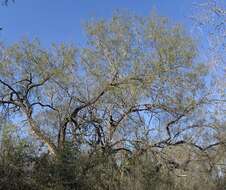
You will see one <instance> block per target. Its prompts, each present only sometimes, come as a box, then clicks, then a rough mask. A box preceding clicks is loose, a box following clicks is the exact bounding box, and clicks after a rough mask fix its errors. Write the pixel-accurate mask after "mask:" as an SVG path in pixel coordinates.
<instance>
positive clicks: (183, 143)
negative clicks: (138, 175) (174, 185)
mask: <svg viewBox="0 0 226 190" xmlns="http://www.w3.org/2000/svg"><path fill="white" fill-rule="evenodd" d="M86 31H87V39H88V41H87V45H86V46H85V47H74V46H72V45H65V44H61V45H53V46H52V48H51V49H49V50H47V49H45V48H43V47H41V45H40V42H39V41H38V40H34V41H32V42H30V41H28V40H23V41H22V42H20V43H17V44H15V45H13V46H11V47H4V45H1V57H0V88H1V91H0V109H1V114H2V116H3V117H4V118H5V119H7V120H10V121H13V123H14V124H15V125H16V126H18V127H21V126H26V127H27V128H26V129H27V130H28V131H30V134H31V136H30V137H37V139H38V140H40V141H41V142H42V143H44V144H45V145H46V146H47V147H46V148H47V149H48V151H50V152H51V153H52V154H53V155H54V157H55V158H56V159H57V160H58V161H60V160H61V156H62V154H63V153H64V152H65V151H66V150H68V145H70V146H69V147H70V149H74V150H77V151H80V152H85V155H86V156H85V157H86V159H87V160H86V159H85V160H86V164H85V166H84V168H83V169H82V170H83V171H84V172H85V173H86V174H84V175H88V174H89V172H88V171H89V170H90V168H95V169H97V171H104V172H105V171H108V172H112V173H111V174H112V175H108V174H106V175H101V176H100V178H101V177H103V176H104V179H109V180H110V182H109V183H108V185H107V184H106V183H107V182H106V181H107V180H106V181H105V180H104V181H103V180H101V179H99V178H98V179H99V180H100V182H106V183H105V184H101V185H100V186H102V187H103V188H105V189H106V188H107V187H109V186H111V184H112V183H113V182H112V180H113V181H114V183H116V184H118V179H121V178H120V176H123V175H125V174H126V173H127V171H130V170H131V168H130V167H129V166H130V165H132V166H134V163H137V162H139V161H142V160H143V159H144V158H145V156H146V157H149V156H151V163H156V165H157V168H156V170H160V168H162V166H164V167H165V168H166V167H167V168H168V169H169V171H171V170H172V171H176V170H178V171H179V173H175V175H176V176H183V174H181V173H180V172H181V171H184V170H185V171H186V168H188V166H189V164H190V163H191V162H192V161H193V159H192V158H193V157H194V156H197V157H198V156H199V158H200V159H202V160H208V158H209V155H210V153H211V154H213V155H212V156H213V157H214V156H215V155H214V152H213V151H212V150H215V149H217V148H218V147H220V146H221V145H223V144H224V143H225V138H223V137H222V135H221V138H219V136H218V134H219V131H222V126H221V125H220V124H218V122H217V118H215V117H214V115H211V114H209V110H208V108H209V107H208V106H209V105H213V104H214V103H215V100H211V99H210V97H212V96H211V94H210V91H209V89H208V88H207V86H206V85H205V80H206V76H207V74H208V70H207V69H206V68H207V67H206V66H205V65H204V64H201V63H200V62H198V61H197V55H198V50H197V48H196V45H195V42H194V41H193V40H192V38H191V37H190V36H189V35H188V34H186V32H185V31H184V30H183V28H182V27H181V26H180V25H178V24H172V23H170V22H169V21H168V20H167V19H166V18H163V17H159V16H156V15H155V14H153V15H152V16H150V17H147V18H140V17H137V16H133V15H125V14H122V13H117V14H115V15H114V16H113V17H112V19H111V20H110V21H105V20H100V21H94V22H90V23H87V25H86ZM27 130H25V131H27ZM221 134H223V133H221ZM181 149H182V150H181ZM43 150H44V151H45V148H44V149H43ZM174 150H180V153H182V154H183V153H184V152H186V153H189V154H184V155H185V157H184V158H181V157H178V158H177V157H174V155H175V152H174ZM184 150H186V151H184ZM99 154H100V155H102V156H103V157H101V158H102V159H103V158H106V160H105V163H106V165H105V166H103V167H104V169H103V170H102V169H101V168H98V167H95V165H93V163H92V162H90V160H93V159H94V160H95V158H96V156H98V155H99ZM63 155H64V154H63ZM166 155H167V156H166ZM186 155H187V156H186ZM94 163H99V162H94ZM120 163H121V165H120ZM207 164H208V162H207ZM210 164H211V163H210ZM210 164H209V165H210ZM209 165H208V166H207V168H208V167H209ZM164 167H163V168H164ZM92 171H93V170H92ZM114 172H117V175H114V174H115V173H114ZM82 173H83V172H82ZM144 173H145V172H144ZM145 175H146V174H145ZM150 175H151V174H150ZM110 176H116V178H112V177H110ZM118 177H119V178H118ZM144 180H145V179H144ZM91 181H92V180H91ZM119 181H120V180H119ZM141 181H142V180H141ZM112 188H113V187H112Z"/></svg>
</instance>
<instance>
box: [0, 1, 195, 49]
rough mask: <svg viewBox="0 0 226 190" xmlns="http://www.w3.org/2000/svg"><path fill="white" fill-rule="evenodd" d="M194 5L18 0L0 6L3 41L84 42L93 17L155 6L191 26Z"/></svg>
mask: <svg viewBox="0 0 226 190" xmlns="http://www.w3.org/2000/svg"><path fill="white" fill-rule="evenodd" d="M192 6H193V1H192V0H16V2H15V3H14V4H12V3H10V4H9V6H8V7H0V26H1V27H3V30H2V31H1V32H0V40H1V41H4V42H5V43H13V42H15V41H19V40H20V39H21V38H23V37H27V38H29V39H32V38H38V39H40V41H41V42H42V43H43V44H45V45H50V44H51V43H52V42H56V43H59V42H70V43H75V44H81V43H83V42H84V39H85V33H84V30H83V28H82V24H83V23H85V21H87V20H89V19H90V18H109V17H110V16H111V15H112V13H113V12H114V10H126V11H132V12H133V13H135V14H138V15H148V14H149V13H150V11H151V10H153V9H155V10H156V11H157V12H158V14H160V15H164V16H168V17H169V18H171V19H172V20H174V21H176V22H180V23H182V24H183V25H185V26H187V27H188V26H189V25H190V19H189V18H188V17H189V15H190V14H191V10H192ZM188 28H189V27H188Z"/></svg>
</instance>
